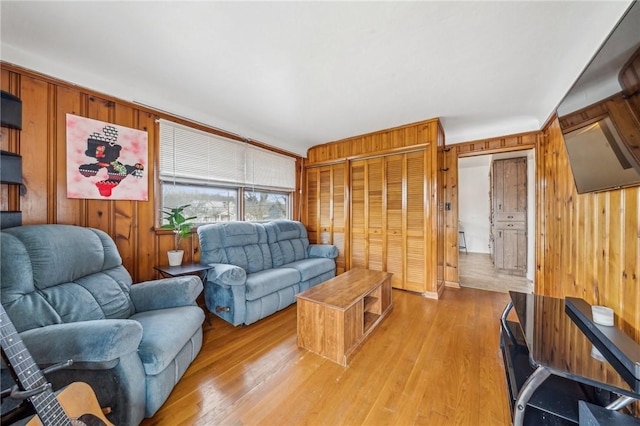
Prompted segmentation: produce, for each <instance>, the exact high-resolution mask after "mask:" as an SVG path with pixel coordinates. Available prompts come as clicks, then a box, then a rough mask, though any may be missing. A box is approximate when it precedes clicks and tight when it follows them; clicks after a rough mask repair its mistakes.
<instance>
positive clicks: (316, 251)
mask: <svg viewBox="0 0 640 426" xmlns="http://www.w3.org/2000/svg"><path fill="white" fill-rule="evenodd" d="M198 237H199V238H200V249H201V254H200V263H202V264H206V265H210V266H211V267H212V269H211V270H210V271H209V273H208V275H207V281H206V282H205V286H204V296H205V302H206V305H207V308H208V309H209V310H210V311H211V312H213V313H214V314H216V315H218V316H219V317H221V318H222V319H224V320H225V321H228V322H230V323H231V324H233V325H240V324H245V325H248V324H252V323H254V322H256V321H258V320H259V319H262V318H264V317H266V316H268V315H271V314H273V313H275V312H277V311H279V310H281V309H283V308H285V307H287V306H289V305H291V304H292V303H294V302H295V295H296V294H297V293H299V292H301V291H303V290H306V289H308V288H310V287H313V286H315V285H317V284H320V283H322V282H324V281H326V280H328V279H329V278H332V277H334V276H335V274H336V264H335V260H334V259H335V258H336V257H337V256H338V249H337V247H336V246H334V245H329V244H309V238H308V237H307V230H306V229H305V227H304V225H303V224H302V223H300V222H297V221H291V220H275V221H272V222H268V223H254V222H225V223H216V224H211V225H203V226H200V227H199V228H198Z"/></svg>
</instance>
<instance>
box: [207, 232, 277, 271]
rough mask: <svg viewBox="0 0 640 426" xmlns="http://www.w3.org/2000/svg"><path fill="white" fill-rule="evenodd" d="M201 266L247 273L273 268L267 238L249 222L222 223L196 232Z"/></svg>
mask: <svg viewBox="0 0 640 426" xmlns="http://www.w3.org/2000/svg"><path fill="white" fill-rule="evenodd" d="M198 237H199V239H200V248H201V255H200V263H204V264H210V263H227V264H230V265H235V266H239V267H241V268H242V269H244V270H245V271H247V272H248V273H252V272H258V271H262V270H265V269H270V268H272V267H273V265H272V261H271V252H270V251H269V246H268V244H267V234H266V231H265V230H264V228H263V226H262V225H260V224H258V223H251V222H225V223H214V224H210V225H203V226H200V227H199V228H198Z"/></svg>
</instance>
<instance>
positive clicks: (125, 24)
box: [0, 0, 630, 156]
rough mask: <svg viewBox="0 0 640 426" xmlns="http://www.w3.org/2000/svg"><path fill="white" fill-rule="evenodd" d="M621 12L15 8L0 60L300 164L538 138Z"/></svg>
mask: <svg viewBox="0 0 640 426" xmlns="http://www.w3.org/2000/svg"><path fill="white" fill-rule="evenodd" d="M629 4H630V0H624V1H600V2H574V1H534V2H523V1H512V2H453V1H448V2H430V1H423V2H362V1H359V2H321V1H316V2H307V1H299V2H292V1H289V2H178V1H174V2H167V1H165V2H149V1H145V2H65V1H47V2H24V1H22V2H11V1H5V0H2V1H1V3H0V14H1V18H2V19H1V27H0V39H1V46H0V47H1V51H0V57H1V58H2V60H4V61H6V62H9V63H13V64H17V65H20V66H23V67H25V68H29V69H33V70H36V71H38V72H41V73H43V74H47V75H50V76H53V77H56V78H59V79H62V80H66V81H68V82H71V83H74V84H77V85H80V86H83V87H87V88H90V89H93V90H96V91H99V92H102V93H106V94H109V95H112V96H115V97H118V98H121V99H124V100H127V101H134V102H138V103H141V104H144V105H148V106H151V107H154V108H156V109H160V110H164V111H167V112H170V113H172V114H175V115H179V116H183V117H187V118H189V119H191V120H194V121H198V122H202V123H204V124H207V125H211V126H214V127H218V128H222V129H224V130H227V131H230V132H233V133H237V134H239V135H241V136H243V137H245V138H250V139H255V140H258V141H260V142H263V143H266V144H269V145H273V146H276V147H279V148H281V149H284V150H288V151H291V152H293V153H296V154H299V155H303V156H305V155H306V151H307V149H308V148H309V147H311V146H313V145H317V144H321V143H325V142H329V141H333V140H338V139H342V138H346V137H350V136H355V135H359V134H363V133H367V132H372V131H376V130H381V129H385V128H390V127H395V126H399V125H403V124H407V123H411V122H416V121H420V120H424V119H429V118H433V117H440V118H441V120H442V123H443V127H444V130H445V135H446V141H447V143H448V144H451V143H456V142H463V141H469V140H474V139H481V138H488V137H493V136H501V135H506V134H511V133H518V132H524V131H531V130H539V129H540V127H541V126H542V124H543V123H544V122H545V120H546V119H547V118H548V117H549V116H550V115H551V114H552V113H553V111H554V110H555V108H556V106H557V105H558V103H559V101H560V100H561V99H562V97H563V96H564V95H565V93H566V92H567V91H568V90H569V88H570V87H571V85H572V84H573V82H574V81H575V80H576V78H577V77H578V76H579V74H580V73H581V71H582V70H583V68H584V67H585V66H586V65H587V63H588V62H589V60H590V59H591V57H592V56H593V55H594V53H595V52H596V51H597V50H598V48H599V46H600V45H601V44H602V42H603V41H604V40H605V39H606V37H607V35H608V34H609V33H610V31H611V30H612V28H613V27H614V26H615V24H616V22H617V21H618V20H619V19H620V17H621V16H622V15H623V14H624V12H625V10H626V9H627V8H628V6H629Z"/></svg>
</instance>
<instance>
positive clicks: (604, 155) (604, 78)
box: [558, 2, 640, 194]
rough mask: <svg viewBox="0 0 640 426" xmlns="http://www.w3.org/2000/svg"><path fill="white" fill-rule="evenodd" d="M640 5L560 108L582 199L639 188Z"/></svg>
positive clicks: (633, 6) (616, 30) (634, 6)
mask: <svg viewBox="0 0 640 426" xmlns="http://www.w3.org/2000/svg"><path fill="white" fill-rule="evenodd" d="M638 28H640V2H633V3H632V4H631V6H630V7H629V9H628V10H627V12H626V13H625V14H624V16H623V17H622V18H621V20H620V22H619V23H618V25H617V26H616V27H615V28H614V30H613V31H612V32H611V34H610V35H609V37H608V38H607V40H606V42H605V43H604V44H603V45H602V47H601V48H600V50H599V51H598V52H597V54H596V55H595V56H594V57H593V59H592V60H591V62H590V63H589V65H588V66H587V67H586V68H585V70H584V71H583V73H582V74H581V75H580V77H579V78H578V80H577V81H576V82H575V84H574V85H573V87H572V88H571V90H569V92H568V93H567V95H566V96H565V98H564V99H563V100H562V101H561V103H560V105H559V106H558V119H559V122H560V128H561V130H562V133H563V136H564V141H565V145H566V148H567V154H568V156H569V164H570V167H571V171H572V173H573V177H574V180H575V184H576V190H577V192H578V193H579V194H582V193H586V192H594V191H604V190H611V189H616V188H623V187H628V186H634V185H640V31H638Z"/></svg>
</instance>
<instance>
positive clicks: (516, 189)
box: [491, 157, 527, 276]
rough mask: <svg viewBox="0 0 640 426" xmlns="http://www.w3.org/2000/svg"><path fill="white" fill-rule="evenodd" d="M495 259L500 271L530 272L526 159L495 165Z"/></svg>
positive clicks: (506, 161) (510, 272)
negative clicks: (528, 259) (528, 269)
mask: <svg viewBox="0 0 640 426" xmlns="http://www.w3.org/2000/svg"><path fill="white" fill-rule="evenodd" d="M491 176H492V185H491V192H492V194H491V198H492V200H493V209H492V214H493V218H492V224H493V230H492V232H493V236H494V245H493V259H494V266H495V268H496V270H497V271H498V272H504V273H509V274H512V275H519V276H525V274H526V271H527V226H526V222H527V158H526V157H519V158H510V159H505V160H495V161H494V162H493V165H492V172H491Z"/></svg>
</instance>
